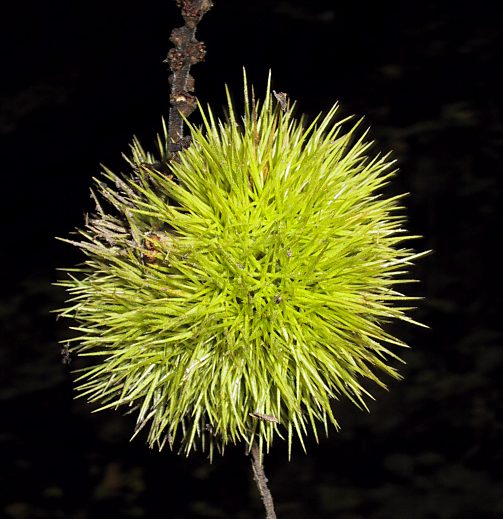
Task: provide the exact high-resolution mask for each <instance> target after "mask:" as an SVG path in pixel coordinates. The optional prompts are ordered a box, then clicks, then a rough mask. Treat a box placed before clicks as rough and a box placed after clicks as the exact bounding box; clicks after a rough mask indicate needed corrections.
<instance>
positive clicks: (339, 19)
mask: <svg viewBox="0 0 503 519" xmlns="http://www.w3.org/2000/svg"><path fill="white" fill-rule="evenodd" d="M496 5H497V2H494V7H493V5H492V4H491V3H489V2H477V3H474V2H436V1H433V0H425V1H422V2H418V1H410V2H398V1H391V2H375V1H371V0H364V1H362V2H354V3H352V2H337V1H334V2H328V1H326V2H323V1H321V0H311V1H309V2H307V1H300V0H299V1H294V0H283V1H280V0H270V1H267V0H257V1H247V2H244V1H243V2H239V1H237V0H236V1H229V0H227V1H224V0H220V1H219V0H216V6H215V8H214V9H213V10H212V11H211V12H210V13H209V14H208V15H207V16H206V17H205V19H204V20H203V21H202V23H201V24H200V27H199V31H198V36H199V38H200V39H201V40H203V41H205V42H206V43H207V48H208V54H207V59H206V62H205V63H203V64H200V65H197V67H194V69H193V75H194V76H195V78H196V92H197V94H198V96H199V98H200V100H202V101H203V102H211V103H212V104H213V105H214V106H220V105H222V104H223V102H224V91H223V85H224V83H228V84H229V86H230V87H231V89H232V90H233V91H234V92H235V93H236V94H239V92H240V90H241V84H242V83H241V67H242V66H243V65H246V67H247V69H248V75H249V77H250V79H251V80H252V81H253V82H254V83H255V85H257V90H258V91H259V92H262V91H263V85H264V84H265V80H266V75H267V71H268V69H269V68H272V70H273V74H274V85H273V86H274V88H275V89H276V90H280V91H285V92H288V93H289V94H290V96H291V97H292V98H294V99H297V101H298V107H299V111H300V112H305V113H307V114H308V115H310V116H313V115H315V114H316V113H318V112H320V111H323V110H327V109H328V108H329V107H330V106H331V105H332V103H333V102H334V101H335V100H337V99H338V100H340V102H341V104H342V112H341V113H342V114H349V113H355V114H358V115H366V122H367V124H369V125H370V126H371V127H372V134H371V135H372V137H373V138H375V139H376V141H377V145H378V148H381V149H384V150H388V149H391V150H393V151H394V156H395V157H396V158H397V159H398V161H399V164H400V168H401V173H400V175H399V176H398V177H397V178H396V179H395V180H394V182H393V188H392V189H393V190H394V191H401V192H404V191H407V192H410V193H411V195H410V196H409V197H408V198H407V199H406V205H407V211H408V215H409V222H410V223H409V228H410V230H411V231H412V232H413V233H415V234H420V235H422V236H424V237H425V238H424V239H422V240H420V241H418V242H416V247H417V248H418V249H422V250H426V249H433V250H434V253H433V254H432V255H430V256H429V257H428V258H425V259H423V260H421V261H420V262H419V264H418V266H417V268H416V269H415V270H414V273H415V275H416V276H417V277H418V278H419V279H420V280H421V283H420V284H418V285H416V286H415V287H414V289H415V293H416V294H420V295H423V296H425V300H424V301H423V302H421V304H420V309H419V310H418V311H416V313H415V314H414V317H415V318H416V319H418V320H420V321H422V322H425V323H427V324H428V325H429V326H430V327H431V329H430V330H422V329H419V328H412V327H405V326H404V327H400V328H399V330H398V333H399V334H400V336H401V337H402V338H404V339H405V340H406V341H408V342H409V344H410V345H411V346H412V348H411V350H408V351H407V352H406V353H405V356H404V358H405V360H406V361H407V365H406V366H404V367H403V368H402V369H401V372H402V374H403V375H404V376H405V379H404V381H402V382H399V383H398V382H397V383H395V382H391V383H390V392H385V391H379V390H376V391H374V393H375V395H376V397H377V398H376V401H375V402H372V401H370V402H369V407H370V410H371V412H370V414H367V413H362V412H360V411H358V410H357V409H355V408H352V407H351V406H350V405H349V404H347V403H344V402H340V403H336V404H335V408H336V413H337V415H338V416H339V418H340V422H341V424H342V431H341V432H340V433H336V432H335V431H333V432H332V434H331V435H330V438H329V439H323V440H322V441H321V443H320V445H315V444H314V443H312V444H309V446H308V453H307V455H306V454H304V453H303V452H302V451H300V449H297V450H295V451H294V456H293V459H292V461H291V462H288V461H287V453H286V449H285V446H284V445H282V444H281V442H278V443H277V444H276V445H275V446H274V449H273V452H272V453H271V455H270V456H269V457H268V458H267V460H266V469H267V471H268V475H269V477H270V483H271V488H272V491H273V493H274V495H275V499H276V503H277V511H278V515H279V517H280V518H298V519H301V518H308V519H309V518H337V519H362V518H364V519H367V518H375V519H392V518H403V517H407V519H423V518H431V519H434V518H443V519H448V518H453V519H454V518H455V519H461V518H466V519H469V518H476V519H478V518H497V517H503V497H502V496H503V477H502V470H501V464H502V463H503V448H502V440H503V438H502V432H503V422H502V419H501V417H502V410H503V403H502V402H503V400H502V396H503V395H502V393H503V392H502V389H501V386H502V384H501V378H502V375H503V351H502V348H501V346H502V345H501V341H502V330H501V316H500V314H501V310H502V305H501V281H500V279H501V254H500V249H501V246H500V242H501V239H502V236H501V231H500V223H498V222H500V218H501V214H500V213H501V211H500V207H501V203H502V190H501V183H502V181H501V179H502V176H501V175H502V168H501V162H502V160H503V159H502V153H501V152H502V151H503V120H502V102H501V93H502V91H503V81H502V75H503V74H502V68H501V65H500V63H499V58H501V57H502V56H500V52H501V49H502V36H501V34H502V29H501V27H502V21H503V20H502V18H501V17H500V16H499V13H498V11H497V9H496V7H495V6H496ZM4 9H5V8H4ZM10 10H11V11H10V12H9V13H7V12H5V11H4V12H3V13H2V21H1V22H0V23H1V25H2V27H1V31H0V33H1V45H0V49H1V52H2V55H1V56H0V70H1V72H0V73H1V76H2V79H1V85H0V88H1V91H0V106H1V109H0V134H1V147H2V148H1V155H0V161H1V162H0V181H1V184H0V193H1V198H0V200H1V204H0V205H1V212H2V214H1V219H0V226H1V227H0V237H1V249H2V251H1V269H0V275H1V287H2V292H3V297H2V300H1V303H0V315H1V336H0V341H1V342H0V369H1V374H0V375H1V378H0V384H1V386H0V449H1V452H0V460H1V461H0V481H1V484H0V496H1V497H0V516H2V517H4V516H5V517H6V518H17V519H25V518H30V519H31V518H73V519H91V518H93V519H101V518H105V517H111V518H123V517H124V518H127V517H145V518H205V517H207V518H210V517H214V518H228V519H230V518H239V519H248V518H255V517H263V512H262V509H261V503H260V501H259V499H258V497H257V495H256V491H255V488H254V486H253V483H252V482H251V478H250V473H249V460H248V459H247V458H246V457H245V456H244V454H243V449H242V448H240V447H237V448H234V449H229V452H227V453H226V455H225V457H223V458H217V459H216V460H215V461H214V463H213V464H211V465H210V464H209V462H208V461H207V459H206V458H205V457H204V456H203V455H200V454H197V453H196V454H194V455H192V456H191V457H189V458H188V459H187V458H184V457H179V456H177V455H176V454H173V453H170V452H167V451H166V452H163V453H161V454H159V453H157V452H154V451H150V450H149V449H148V448H147V447H146V446H145V445H144V443H143V442H142V441H141V440H136V441H134V442H133V443H129V441H128V440H129V436H130V434H131V431H132V427H133V418H131V417H123V416H121V415H120V414H119V413H114V412H103V413H99V414H91V413H90V411H91V407H90V406H88V405H86V404H85V403H84V402H81V401H73V400H72V396H73V394H72V375H71V369H72V368H73V367H74V366H75V364H76V363H75V362H74V363H73V364H72V365H71V366H70V367H68V366H65V365H63V364H62V362H61V355H60V346H59V345H58V341H60V340H64V339H65V338H66V337H68V335H69V331H68V324H69V323H68V322H61V321H56V319H55V316H54V314H50V313H49V312H50V310H53V309H55V308H58V307H59V306H61V305H62V304H63V301H64V293H62V290H61V289H59V288H57V287H53V286H51V283H52V282H53V281H55V280H56V279H57V278H58V273H57V272H56V267H59V266H71V265H73V264H75V263H76V262H78V261H79V260H80V255H79V254H78V253H77V252H76V251H74V250H71V247H70V246H67V245H64V244H61V243H59V242H57V241H56V240H55V239H54V237H55V236H67V235H68V234H69V232H70V231H72V229H74V228H75V227H76V226H79V225H81V224H82V222H83V216H82V215H83V213H84V212H85V211H89V210H90V209H91V208H92V206H91V202H90V200H89V191H88V190H89V186H90V184H91V178H92V177H93V176H95V175H96V174H97V173H98V171H99V163H104V164H106V165H107V166H109V167H111V168H112V169H115V170H120V169H125V168H124V163H123V161H122V159H121V152H123V151H127V148H128V145H129V142H130V139H131V136H132V135H133V134H136V135H138V136H139V137H140V139H141V140H142V141H143V142H144V143H145V144H146V145H147V146H148V145H149V143H150V142H153V139H154V137H155V134H156V132H157V131H159V129H160V117H161V115H166V114H167V112H168V106H169V105H168V93H169V92H168V90H169V89H168V84H167V77H168V72H167V70H166V66H165V65H164V64H163V63H162V60H163V59H164V57H165V55H166V52H167V50H168V49H169V48H170V43H169V41H168V37H169V33H170V30H171V29H172V28H173V27H174V26H178V25H180V24H181V23H180V22H181V18H180V16H179V14H178V12H177V9H176V8H175V6H174V2H171V1H169V0H166V1H164V2H155V1H145V2H136V5H134V6H130V5H129V4H127V3H115V2H97V1H95V0H90V1H87V2H33V1H24V2H17V3H13V2H11V3H10ZM236 97H238V95H236Z"/></svg>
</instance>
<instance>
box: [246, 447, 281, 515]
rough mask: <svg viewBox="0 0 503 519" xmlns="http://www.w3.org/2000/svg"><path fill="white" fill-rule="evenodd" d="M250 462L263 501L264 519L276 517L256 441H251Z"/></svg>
mask: <svg viewBox="0 0 503 519" xmlns="http://www.w3.org/2000/svg"><path fill="white" fill-rule="evenodd" d="M250 454H251V462H252V470H253V479H254V480H255V483H256V484H257V488H258V490H259V492H260V497H261V498H262V503H264V508H265V512H266V519H276V512H275V511H274V501H273V499H272V494H271V491H270V490H269V486H268V485H267V477H266V475H265V472H264V466H263V465H262V459H261V458H262V456H261V452H260V449H259V447H258V445H257V444H256V443H253V445H252V447H251V450H250Z"/></svg>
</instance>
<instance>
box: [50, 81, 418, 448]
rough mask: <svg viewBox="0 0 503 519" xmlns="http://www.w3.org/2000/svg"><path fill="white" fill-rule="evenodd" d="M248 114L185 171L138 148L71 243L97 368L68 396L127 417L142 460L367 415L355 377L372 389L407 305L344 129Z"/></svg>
mask: <svg viewBox="0 0 503 519" xmlns="http://www.w3.org/2000/svg"><path fill="white" fill-rule="evenodd" d="M267 92H268V93H267V94H266V97H265V100H264V102H263V103H262V104H260V103H259V102H257V103H256V102H255V100H254V99H251V100H250V99H249V96H248V92H247V90H246V87H245V101H246V108H245V115H244V117H243V118H242V119H241V118H238V117H237V116H236V115H235V113H234V111H233V107H232V105H231V103H230V101H229V106H228V111H229V115H228V117H227V119H226V120H225V121H220V120H215V118H214V116H213V114H212V112H211V110H210V109H209V108H207V109H206V110H203V109H200V113H201V116H202V118H203V121H204V124H203V126H202V128H198V127H195V126H190V125H189V129H190V134H191V137H192V144H191V145H190V147H189V148H188V149H185V150H183V151H182V152H180V155H179V159H180V161H179V162H175V161H172V162H171V163H169V164H168V162H167V161H166V156H167V144H166V140H164V141H163V140H162V139H159V149H160V162H156V161H155V159H154V157H153V156H152V155H151V154H149V153H146V152H145V151H144V150H143V149H142V147H141V146H140V144H139V143H138V142H137V141H135V142H134V144H133V146H132V156H131V157H130V158H129V159H128V161H129V164H130V166H131V170H130V172H129V173H128V174H126V175H116V174H114V173H112V172H111V171H109V170H107V169H105V170H104V173H103V176H102V177H101V178H99V179H98V180H96V183H97V193H96V195H94V194H93V196H94V198H95V200H96V205H97V209H96V213H95V215H94V216H92V217H91V218H90V219H89V221H88V222H87V223H86V226H85V228H84V230H81V231H79V232H80V235H81V239H80V241H76V242H71V243H74V244H75V245H77V246H78V247H80V248H81V249H82V250H83V251H84V253H85V254H86V255H87V260H86V261H85V263H84V264H83V265H82V266H80V267H78V268H76V269H69V270H70V271H71V272H70V276H69V279H67V280H65V281H63V282H61V283H60V284H61V285H63V286H65V287H66V288H67V290H68V292H69V294H70V298H69V301H68V305H67V307H66V308H65V309H63V310H61V311H60V313H61V314H62V315H64V316H68V317H72V318H74V319H76V321H77V322H78V326H76V328H75V329H76V330H77V331H78V336H77V337H76V338H75V339H74V341H73V346H72V348H71V350H72V351H74V352H76V353H77V354H79V355H81V356H84V355H87V356H91V357H94V360H95V362H93V363H91V365H90V366H88V367H86V368H84V369H83V370H81V376H80V377H79V379H78V381H79V382H80V385H79V388H78V389H79V391H80V394H81V395H82V396H85V397H87V398H88V400H90V401H92V402H98V403H100V404H101V406H102V407H101V409H104V408H109V407H118V406H130V407H133V408H135V409H137V413H138V420H137V432H138V431H139V430H140V429H142V428H143V426H145V425H147V426H148V427H149V433H148V441H149V444H150V445H151V446H153V445H154V444H158V445H159V446H160V447H161V448H162V446H163V445H164V444H165V442H166V441H167V442H168V443H169V444H173V442H178V443H179V444H181V447H182V449H183V450H184V451H185V452H187V453H188V452H189V451H190V450H191V449H192V448H193V447H194V446H195V445H196V444H197V443H202V445H203V447H204V446H205V444H206V445H207V446H209V448H210V454H212V453H213V448H214V447H215V446H217V447H219V448H220V449H221V450H223V448H224V447H225V445H227V444H228V443H237V442H241V441H242V442H246V443H247V444H249V445H251V444H252V442H254V441H257V442H258V443H259V445H260V447H262V446H263V445H264V444H265V445H266V447H267V448H269V445H270V444H271V443H272V440H273V438H274V436H275V435H276V434H277V435H278V436H281V437H284V438H287V440H288V442H289V445H290V446H291V442H292V438H293V437H294V436H296V437H298V439H299V440H300V442H301V443H302V444H303V440H304V436H305V435H307V434H308V432H309V431H312V433H313V434H314V435H315V436H316V437H317V427H319V425H322V426H323V428H324V429H327V427H328V423H329V422H331V423H333V424H334V425H335V426H336V427H337V421H336V418H335V416H334V414H333V410H332V407H331V404H332V402H333V400H334V399H337V398H339V397H340V396H345V397H348V398H349V399H351V400H352V401H353V402H354V403H355V404H356V405H358V406H360V407H362V406H363V407H364V406H365V403H364V400H363V398H364V396H365V395H367V394H368V393H367V391H366V390H365V389H364V388H363V387H362V381H363V379H365V378H367V379H371V380H373V381H374V382H376V383H377V384H379V385H381V386H383V385H384V384H383V383H382V382H381V381H380V379H379V378H378V373H379V372H384V373H386V374H388V375H391V376H392V377H395V378H397V377H398V375H397V373H396V371H395V369H394V368H393V367H390V366H389V365H388V359H389V358H393V359H396V358H397V357H396V355H395V354H394V353H393V352H392V351H390V350H389V348H390V347H395V346H404V344H403V343H402V342H401V341H399V340H397V339H395V338H394V337H392V336H390V335H389V334H388V333H387V332H386V331H384V330H383V325H384V324H385V323H387V322H389V321H390V320H392V319H401V320H407V321H410V319H409V318H407V317H406V316H405V315H404V311H405V310H407V308H406V307H405V306H406V305H407V304H408V303H409V301H408V299H410V298H407V297H404V296H403V295H402V294H401V293H399V292H397V291H396V290H395V287H396V285H397V284H398V283H404V282H405V281H406V280H405V279H404V276H403V274H404V272H406V270H407V267H408V266H409V265H410V262H411V260H413V259H414V258H415V257H416V256H417V255H414V254H413V253H412V252H411V251H410V250H409V249H408V248H404V247H403V246H402V243H403V242H404V241H405V240H408V239H410V238H411V237H410V236H408V235H407V234H406V232H405V230H404V228H403V222H404V218H403V217H402V216H400V215H399V214H398V213H399V211H398V210H399V209H400V205H399V198H400V197H393V198H383V197H382V196H381V195H380V194H379V192H380V190H381V188H382V187H383V186H384V185H385V184H386V183H387V182H388V181H389V179H390V177H391V176H392V175H393V171H392V162H389V161H388V160H387V157H386V156H379V155H378V156H375V157H369V156H368V155H367V153H368V150H369V148H370V143H368V142H366V141H365V135H363V136H361V137H356V133H357V132H356V126H354V127H353V128H352V129H350V130H349V131H344V130H343V129H342V128H343V121H339V122H336V107H333V108H332V109H331V110H330V111H329V113H328V114H327V115H326V117H324V118H322V119H319V120H318V121H316V122H315V123H313V124H312V125H311V126H309V127H308V128H307V129H306V128H304V127H303V126H302V124H301V122H300V121H298V120H296V119H295V118H294V117H293V116H292V114H291V110H290V108H289V107H287V106H286V105H285V103H284V99H283V98H282V97H280V96H279V95H278V99H279V100H280V101H281V103H279V102H276V100H275V99H274V98H273V96H272V95H270V94H269V85H268V88H267Z"/></svg>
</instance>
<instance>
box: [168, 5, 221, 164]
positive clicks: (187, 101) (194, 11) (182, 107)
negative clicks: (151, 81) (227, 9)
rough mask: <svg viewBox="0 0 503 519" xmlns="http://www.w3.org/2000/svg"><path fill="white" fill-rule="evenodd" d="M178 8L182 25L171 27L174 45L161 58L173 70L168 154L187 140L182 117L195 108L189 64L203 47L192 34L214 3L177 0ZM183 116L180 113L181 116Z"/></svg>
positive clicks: (172, 154) (198, 58)
mask: <svg viewBox="0 0 503 519" xmlns="http://www.w3.org/2000/svg"><path fill="white" fill-rule="evenodd" d="M176 4H177V5H178V7H180V8H181V11H182V16H183V19H184V21H185V25H183V26H182V27H177V28H176V29H173V31H172V32H171V36H170V41H171V42H172V43H173V44H174V45H175V47H174V48H172V49H170V50H169V52H168V56H167V58H166V59H165V60H164V61H165V62H166V63H168V64H169V68H170V69H171V72H172V74H171V75H170V76H169V82H170V85H171V95H170V102H171V108H170V110H169V123H168V138H169V148H168V149H169V151H170V158H171V159H173V158H174V157H175V156H176V154H177V152H178V151H179V150H180V149H182V148H183V147H185V146H187V145H188V144H189V142H188V139H184V137H183V117H188V116H189V115H190V114H191V113H192V112H193V111H194V110H195V108H196V106H197V100H196V97H195V95H194V78H193V77H192V76H191V75H190V67H191V66H192V65H195V64H196V63H199V62H200V61H202V60H203V59H204V56H205V54H206V48H205V46H204V43H203V42H200V41H197V40H196V37H195V34H196V28H197V24H198V23H199V22H200V21H201V18H202V17H203V16H204V15H205V14H206V13H207V12H208V11H209V10H210V8H211V7H212V6H213V2H212V1H211V0H176ZM182 116H183V117H182Z"/></svg>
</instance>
